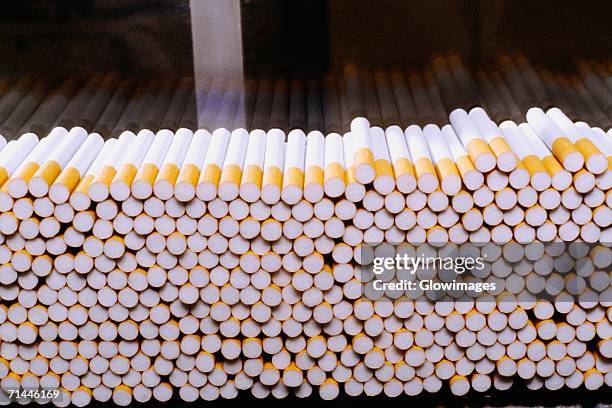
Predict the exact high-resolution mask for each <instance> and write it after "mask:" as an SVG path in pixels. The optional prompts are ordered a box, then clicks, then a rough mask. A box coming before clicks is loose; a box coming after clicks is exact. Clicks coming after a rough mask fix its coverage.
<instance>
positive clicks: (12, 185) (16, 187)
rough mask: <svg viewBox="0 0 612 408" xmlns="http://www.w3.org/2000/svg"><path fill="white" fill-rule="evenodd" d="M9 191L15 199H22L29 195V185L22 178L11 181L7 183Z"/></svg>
mask: <svg viewBox="0 0 612 408" xmlns="http://www.w3.org/2000/svg"><path fill="white" fill-rule="evenodd" d="M7 191H8V193H9V195H10V196H11V197H13V198H21V197H23V196H25V195H26V194H27V193H28V183H27V182H26V181H25V180H24V179H21V178H14V179H10V180H9V181H8V183H7Z"/></svg>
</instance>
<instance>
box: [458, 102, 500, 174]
mask: <svg viewBox="0 0 612 408" xmlns="http://www.w3.org/2000/svg"><path fill="white" fill-rule="evenodd" d="M449 119H450V122H451V125H452V126H453V128H454V130H455V132H456V134H457V136H458V137H459V140H461V143H462V144H463V146H464V147H465V150H466V151H467V153H468V155H469V157H470V159H471V160H472V162H473V163H474V166H475V167H476V169H478V170H479V171H481V172H484V173H486V172H488V171H490V170H492V169H493V168H494V167H495V165H496V159H495V155H494V154H493V152H492V151H491V149H490V148H489V145H487V142H486V141H485V139H484V138H483V137H482V136H481V135H480V133H479V132H478V129H477V128H476V126H475V125H474V123H473V122H472V120H471V119H470V118H469V116H468V114H467V112H466V111H464V110H463V109H455V110H454V111H453V112H451V114H450V116H449Z"/></svg>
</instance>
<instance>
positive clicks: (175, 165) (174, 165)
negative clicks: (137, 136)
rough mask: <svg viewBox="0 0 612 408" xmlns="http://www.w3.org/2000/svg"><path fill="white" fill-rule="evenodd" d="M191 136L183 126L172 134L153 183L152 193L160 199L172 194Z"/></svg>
mask: <svg viewBox="0 0 612 408" xmlns="http://www.w3.org/2000/svg"><path fill="white" fill-rule="evenodd" d="M192 137H193V132H191V130H189V129H185V128H181V129H179V130H177V131H176V133H175V134H174V138H173V140H172V144H171V145H170V148H169V149H168V153H167V154H166V156H165V157H164V160H163V162H162V164H161V166H160V170H159V173H158V175H157V177H156V179H155V183H154V185H153V194H155V196H156V197H157V198H159V199H160V200H169V199H170V198H171V197H172V196H174V186H175V183H177V180H178V177H179V173H180V169H181V165H182V164H183V159H184V158H185V155H186V154H187V150H188V149H189V147H190V144H191V140H192ZM200 153H201V151H200ZM136 198H138V197H136Z"/></svg>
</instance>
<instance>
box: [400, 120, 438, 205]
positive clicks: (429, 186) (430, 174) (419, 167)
mask: <svg viewBox="0 0 612 408" xmlns="http://www.w3.org/2000/svg"><path fill="white" fill-rule="evenodd" d="M432 130H433V131H434V132H435V130H434V129H432ZM405 134H406V144H407V145H408V150H409V151H410V156H411V157H412V160H414V169H415V174H416V179H417V187H418V188H419V190H421V191H422V192H424V193H426V194H428V193H431V192H433V191H434V190H435V189H437V188H438V185H439V182H438V177H437V176H436V170H435V168H434V165H433V162H432V160H431V157H430V154H429V150H428V149H427V143H426V142H425V137H424V135H423V131H422V130H421V128H420V127H418V126H416V125H412V126H409V127H408V128H407V129H406V132H405Z"/></svg>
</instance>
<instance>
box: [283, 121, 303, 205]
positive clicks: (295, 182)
mask: <svg viewBox="0 0 612 408" xmlns="http://www.w3.org/2000/svg"><path fill="white" fill-rule="evenodd" d="M285 156H286V157H285V163H284V164H285V167H284V171H283V187H282V192H281V198H282V200H283V201H284V202H285V203H287V204H289V205H294V204H296V203H298V202H299V201H300V200H301V199H302V195H303V188H304V161H305V156H306V135H305V134H304V132H303V131H301V130H299V129H294V130H292V131H291V132H289V135H287V145H286V148H285Z"/></svg>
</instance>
